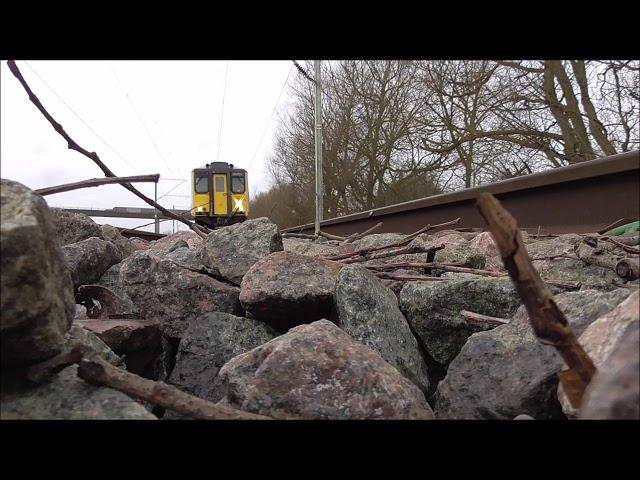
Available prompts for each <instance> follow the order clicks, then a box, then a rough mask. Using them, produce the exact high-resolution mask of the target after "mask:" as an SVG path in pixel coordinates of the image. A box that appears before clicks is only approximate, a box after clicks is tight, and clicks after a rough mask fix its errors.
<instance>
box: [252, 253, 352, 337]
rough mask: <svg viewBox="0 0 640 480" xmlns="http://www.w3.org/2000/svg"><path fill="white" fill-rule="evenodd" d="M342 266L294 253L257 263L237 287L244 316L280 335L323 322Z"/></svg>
mask: <svg viewBox="0 0 640 480" xmlns="http://www.w3.org/2000/svg"><path fill="white" fill-rule="evenodd" d="M342 266H343V265H342V264H341V263H338V262H333V261H331V260H325V259H323V258H316V257H309V256H306V255H300V254H298V253H293V252H275V253H272V254H271V255H268V256H266V257H264V258H263V259H261V260H259V261H258V262H256V263H255V264H254V265H253V266H252V267H251V268H250V269H249V271H248V272H247V273H246V275H245V276H244V278H243V280H242V284H241V285H240V302H241V304H242V306H243V307H244V308H245V309H246V311H247V313H248V314H249V315H250V316H251V317H252V318H256V319H258V320H263V321H266V322H269V323H271V324H272V326H274V327H275V328H276V329H277V330H279V331H286V330H287V329H289V328H291V327H292V326H295V325H300V324H302V323H310V322H313V321H315V320H319V319H321V318H326V317H328V316H329V315H330V313H331V308H332V305H333V293H334V291H335V287H336V281H337V278H338V272H339V271H340V268H342Z"/></svg>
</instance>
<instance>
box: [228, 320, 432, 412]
mask: <svg viewBox="0 0 640 480" xmlns="http://www.w3.org/2000/svg"><path fill="white" fill-rule="evenodd" d="M220 378H221V380H222V383H223V385H224V387H225V391H226V395H225V398H224V399H223V400H222V401H221V402H220V403H221V404H225V405H230V406H232V407H234V408H238V409H240V410H243V411H247V412H252V413H258V414H262V415H268V416H270V417H272V418H275V419H305V420H306V419H308V420H312V419H326V420H348V419H423V420H427V419H432V418H433V413H432V412H431V408H430V407H429V405H428V404H427V402H426V400H425V398H424V395H423V394H422V392H421V391H420V389H419V388H418V387H416V386H415V385H414V384H413V383H412V382H410V381H409V380H407V379H406V378H405V377H403V376H402V375H401V374H400V373H399V372H398V371H397V370H396V369H395V368H393V367H392V366H391V365H390V364H388V363H387V362H385V361H384V359H383V358H382V357H381V356H380V354H378V353H377V352H375V351H373V350H371V349H370V348H368V347H366V346H364V345H362V344H360V343H358V342H355V341H353V340H352V339H351V337H350V336H349V335H348V334H347V333H345V332H343V331H342V330H340V328H338V327H337V326H336V325H334V324H333V323H331V322H329V321H328V320H319V321H317V322H313V323H312V324H310V325H301V326H298V327H295V328H292V329H291V330H290V331H289V332H288V333H286V334H285V335H281V336H279V337H277V338H275V339H273V340H271V341H269V342H267V343H265V344H264V345H261V346H259V347H257V348H254V349H253V350H251V351H249V352H247V353H244V354H242V355H238V356H237V357H234V358H232V359H231V360H229V362H227V363H226V364H225V365H224V366H223V367H222V369H221V370H220Z"/></svg>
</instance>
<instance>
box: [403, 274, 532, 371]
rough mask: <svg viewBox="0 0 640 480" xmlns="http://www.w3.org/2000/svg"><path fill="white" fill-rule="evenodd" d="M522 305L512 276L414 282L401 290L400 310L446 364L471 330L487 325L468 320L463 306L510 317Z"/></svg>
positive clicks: (486, 313)
mask: <svg viewBox="0 0 640 480" xmlns="http://www.w3.org/2000/svg"><path fill="white" fill-rule="evenodd" d="M519 305H520V299H519V297H518V294H517V292H516V291H515V289H514V287H513V285H512V284H511V281H510V280H509V279H495V278H486V277H485V278H479V279H468V280H459V281H446V282H444V281H443V282H410V283H407V284H406V285H405V287H404V288H403V289H402V290H401V291H400V310H401V311H402V313H403V314H404V315H405V317H406V318H407V320H408V321H409V323H410V324H411V327H412V328H413V330H414V331H415V332H416V334H417V335H418V337H419V338H420V340H421V341H422V342H423V344H424V347H425V349H426V350H427V352H429V354H430V355H431V356H432V357H433V359H434V360H435V361H436V362H438V363H439V364H440V365H442V366H443V367H445V368H446V367H447V366H448V365H449V363H450V362H451V361H452V360H453V359H454V358H455V357H456V355H458V353H459V352H460V349H461V348H462V346H463V345H464V344H465V342H466V341H467V339H468V338H469V336H470V335H471V334H473V333H475V332H479V331H481V330H483V329H486V328H485V327H481V326H478V325H470V324H468V323H466V322H465V321H464V320H463V319H462V317H461V316H460V311H461V310H468V311H472V312H474V313H480V314H482V315H489V316H492V317H500V318H509V317H511V316H512V315H513V314H514V313H515V311H516V310H517V308H518V306H519ZM487 328H488V327H487Z"/></svg>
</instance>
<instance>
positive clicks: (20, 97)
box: [0, 60, 297, 232]
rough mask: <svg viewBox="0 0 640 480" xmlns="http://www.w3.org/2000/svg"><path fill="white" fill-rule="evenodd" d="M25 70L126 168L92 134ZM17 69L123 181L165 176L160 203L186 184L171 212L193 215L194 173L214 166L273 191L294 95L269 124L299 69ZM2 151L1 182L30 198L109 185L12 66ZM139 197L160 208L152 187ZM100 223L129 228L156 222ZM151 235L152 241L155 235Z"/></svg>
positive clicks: (219, 64) (100, 193)
mask: <svg viewBox="0 0 640 480" xmlns="http://www.w3.org/2000/svg"><path fill="white" fill-rule="evenodd" d="M27 63H28V65H30V66H31V67H32V68H33V69H34V70H35V71H36V72H37V73H38V74H39V75H40V77H42V79H44V81H45V82H46V83H47V84H48V85H49V86H50V87H51V88H52V89H53V90H54V91H55V92H56V93H57V94H58V95H59V96H60V97H61V98H62V99H63V100H64V101H65V102H66V103H67V104H68V105H69V106H70V107H71V108H72V109H73V110H74V111H75V112H76V113H77V114H78V115H79V116H80V117H81V118H82V119H83V120H84V121H85V122H86V123H87V124H88V125H89V126H90V127H91V128H92V129H93V130H95V132H96V133H97V134H98V135H99V136H100V137H102V139H104V140H105V141H106V142H107V143H108V144H109V145H110V146H111V147H113V149H115V150H116V151H117V152H118V153H120V154H121V155H122V157H124V159H126V162H125V161H124V160H123V159H122V158H121V157H120V156H119V155H118V154H116V153H114V151H113V150H111V149H110V148H109V147H108V146H107V145H105V144H104V143H103V142H102V141H101V140H100V139H99V138H98V137H97V136H96V135H95V134H94V133H93V132H92V131H91V130H90V129H89V128H88V127H87V126H85V125H84V124H83V123H82V121H80V120H79V119H78V118H77V117H76V116H75V115H74V114H73V113H72V112H71V111H70V110H69V108H68V107H67V106H65V104H64V103H63V102H62V101H61V100H60V99H59V98H58V97H57V96H56V95H55V94H54V93H53V92H52V91H51V90H50V89H49V88H48V87H47V86H46V85H45V83H43V81H42V80H41V79H40V78H39V77H38V76H37V75H36V74H35V73H34V71H33V70H31V68H29V66H28V65H27ZM16 64H17V65H18V67H19V68H20V71H21V72H22V74H23V76H24V78H25V79H26V81H27V83H28V84H29V86H30V87H31V89H32V90H33V91H34V93H35V94H36V95H37V96H38V97H39V98H40V101H41V102H42V104H43V105H44V107H45V108H46V109H47V110H48V111H49V113H50V114H51V115H52V116H53V117H54V118H55V119H56V120H57V121H58V122H59V123H60V124H61V125H62V126H63V127H64V129H65V130H66V132H67V133H68V134H69V135H70V136H71V138H73V139H74V140H75V141H76V142H77V143H78V144H79V145H80V146H82V147H84V148H86V149H87V150H89V151H95V152H96V153H98V155H99V156H100V158H101V159H102V160H103V161H104V163H105V164H106V165H107V166H108V167H109V168H110V169H111V170H112V171H113V172H114V173H115V174H116V175H118V176H125V175H140V174H151V173H159V174H160V182H159V183H158V197H160V196H161V195H163V194H164V193H166V192H168V191H169V190H170V189H172V188H174V187H176V185H177V184H178V183H179V182H178V181H175V180H169V179H186V180H187V181H186V182H184V183H182V184H181V185H180V186H178V187H177V188H176V189H175V190H173V191H172V192H171V193H170V194H169V195H179V196H166V197H164V198H162V199H161V200H160V201H159V203H161V204H162V205H163V206H165V207H168V208H172V207H173V206H174V205H175V208H185V209H187V208H190V207H191V198H190V197H189V191H190V184H191V181H190V173H191V170H192V169H194V168H196V167H202V166H204V164H205V163H208V162H212V161H216V160H217V161H223V162H229V163H233V164H234V165H236V166H238V167H242V168H245V169H247V170H249V182H250V192H251V193H252V194H255V192H257V191H261V190H265V189H266V188H267V187H268V185H269V180H268V178H267V174H266V171H265V170H264V165H265V160H266V158H267V156H268V154H269V153H270V151H271V147H272V140H273V135H274V132H275V127H276V125H277V117H278V113H280V112H282V111H283V110H284V109H285V108H286V106H287V103H288V93H289V92H288V89H287V88H285V90H284V92H283V93H282V97H281V98H280V101H279V102H278V105H277V111H276V113H275V114H274V115H273V117H272V116H271V115H272V112H273V110H274V107H275V106H276V101H277V100H278V96H279V95H280V92H281V91H282V88H283V86H284V84H285V80H286V79H287V77H288V75H289V74H290V75H289V77H288V78H289V83H291V80H292V78H293V76H294V75H296V74H297V72H296V71H295V68H294V69H293V70H292V68H291V67H292V65H293V64H292V62H291V61H229V62H227V61H110V62H106V61H28V62H26V63H25V62H24V61H17V62H16ZM227 68H228V71H227V79H226V95H225V99H224V117H223V120H222V131H221V133H220V145H219V156H217V153H218V131H219V128H220V116H221V111H222V102H223V91H224V83H225V69H227ZM114 72H115V74H114ZM120 83H121V84H122V86H121V85H120ZM123 87H124V89H123ZM125 92H126V93H125ZM127 93H128V94H129V98H130V100H131V102H132V103H133V105H134V106H135V110H134V107H133V106H132V104H131V103H130V101H129V100H128V99H127V97H126V94H127ZM136 110H137V112H138V114H139V115H140V117H141V118H142V120H143V122H144V124H145V125H146V128H147V129H148V130H149V132H150V135H151V137H152V138H153V141H152V140H151V139H150V138H149V135H148V134H147V133H146V131H145V127H144V126H143V124H142V123H141V121H140V119H139V118H138V116H137V114H136ZM265 129H266V133H265ZM263 133H264V138H262V136H263ZM261 138H262V143H261V144H260V141H261ZM154 142H155V145H157V149H156V146H155V145H154ZM259 144H260V145H259ZM0 145H1V149H0V152H1V155H0V175H1V176H2V178H7V179H11V180H15V181H18V182H20V183H23V184H24V185H26V186H28V187H29V188H32V189H37V188H43V187H48V186H54V185H60V184H63V183H69V182H74V181H79V180H85V179H89V178H96V177H103V176H104V174H103V173H102V171H101V170H100V169H99V168H98V166H97V165H95V164H94V163H93V162H92V161H91V160H89V159H88V158H86V157H84V156H83V155H81V154H79V153H77V152H75V151H72V150H69V149H68V148H67V144H66V142H65V141H64V139H63V138H62V137H61V136H60V135H59V134H58V133H57V132H55V130H53V128H52V127H51V125H50V124H49V123H48V122H47V121H46V119H45V118H44V117H43V116H42V114H41V113H40V112H39V111H38V110H37V108H36V107H35V106H34V105H33V104H32V103H31V102H30V101H29V98H28V96H27V94H26V92H25V91H24V89H23V88H22V86H21V85H20V83H19V82H18V80H17V79H16V78H15V77H14V76H13V74H12V73H11V72H10V71H9V68H8V67H7V64H6V61H4V60H3V61H2V63H1V66H0ZM258 147H259V148H258ZM158 150H159V151H160V153H158ZM254 154H255V160H254V161H253V163H252V159H253V158H254ZM163 157H164V158H163ZM127 162H128V163H127ZM163 179H165V180H163ZM136 187H137V188H138V189H139V190H141V191H142V192H143V193H145V194H146V195H147V196H149V197H150V198H153V188H154V187H153V183H138V184H136ZM45 199H46V200H47V202H48V204H49V205H51V206H56V207H61V206H62V207H85V208H91V207H94V208H112V207H115V206H119V207H148V205H147V204H145V203H144V202H143V201H142V200H140V199H139V198H138V197H136V196H135V195H133V194H132V193H130V192H128V191H127V190H125V189H124V188H122V187H121V186H119V185H105V186H101V187H97V188H89V189H82V190H76V191H72V192H65V193H60V194H56V195H49V196H47V197H45ZM94 220H95V221H96V222H98V223H109V224H111V225H116V226H123V227H134V226H138V225H141V224H143V223H145V222H150V221H151V220H146V221H145V220H144V219H117V218H94ZM172 223H173V222H163V223H161V224H160V231H161V232H166V231H171V229H172V228H173V225H172ZM176 223H177V222H176ZM177 225H179V226H180V229H184V228H186V227H185V226H183V225H182V224H179V223H177ZM145 230H150V231H153V226H150V227H146V228H145Z"/></svg>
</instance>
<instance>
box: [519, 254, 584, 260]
mask: <svg viewBox="0 0 640 480" xmlns="http://www.w3.org/2000/svg"><path fill="white" fill-rule="evenodd" d="M556 258H568V259H569V260H578V261H580V262H581V261H582V260H581V259H580V258H578V257H572V256H571V255H566V254H564V253H561V254H558V255H548V256H546V257H533V258H531V261H532V262H535V261H537V260H555V259H556Z"/></svg>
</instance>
